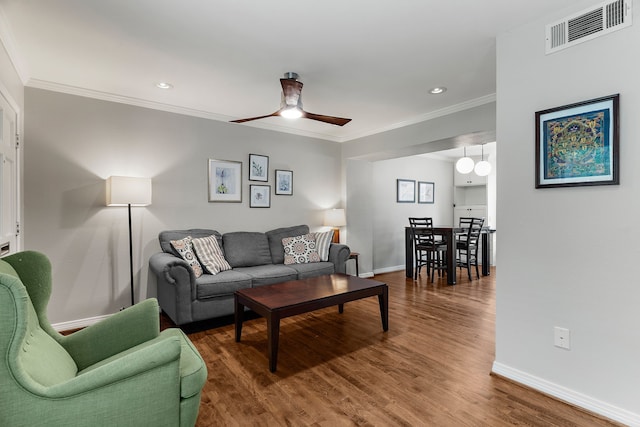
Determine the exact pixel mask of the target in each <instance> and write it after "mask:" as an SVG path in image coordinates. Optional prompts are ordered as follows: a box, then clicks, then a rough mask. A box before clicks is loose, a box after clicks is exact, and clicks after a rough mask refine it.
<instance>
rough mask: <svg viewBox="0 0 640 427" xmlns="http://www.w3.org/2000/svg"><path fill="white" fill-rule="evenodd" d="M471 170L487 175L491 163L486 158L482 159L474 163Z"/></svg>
mask: <svg viewBox="0 0 640 427" xmlns="http://www.w3.org/2000/svg"><path fill="white" fill-rule="evenodd" d="M473 170H474V171H475V173H476V175H478V176H487V175H489V174H490V173H491V163H489V162H488V161H486V160H482V161H480V162H478V163H476V166H475V168H474V169H473Z"/></svg>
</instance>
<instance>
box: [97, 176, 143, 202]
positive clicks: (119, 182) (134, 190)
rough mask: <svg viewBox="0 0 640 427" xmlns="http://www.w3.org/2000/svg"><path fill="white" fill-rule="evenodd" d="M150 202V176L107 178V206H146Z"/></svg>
mask: <svg viewBox="0 0 640 427" xmlns="http://www.w3.org/2000/svg"><path fill="white" fill-rule="evenodd" d="M150 204H151V178H134V177H129V176H110V177H109V178H108V179H107V206H127V205H132V206H147V205H150Z"/></svg>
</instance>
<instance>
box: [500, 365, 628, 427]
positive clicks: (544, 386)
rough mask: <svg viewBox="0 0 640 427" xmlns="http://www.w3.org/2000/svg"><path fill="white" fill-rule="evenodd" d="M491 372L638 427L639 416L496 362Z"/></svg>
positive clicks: (611, 418)
mask: <svg viewBox="0 0 640 427" xmlns="http://www.w3.org/2000/svg"><path fill="white" fill-rule="evenodd" d="M491 372H492V373H495V374H497V375H500V376H502V377H505V378H508V379H509V380H512V381H515V382H517V383H519V384H522V385H525V386H527V387H530V388H532V389H535V390H537V391H540V392H542V393H544V394H547V395H549V396H552V397H554V398H556V399H558V400H562V401H563V402H566V403H569V404H571V405H575V406H578V407H580V408H582V409H585V410H587V411H589V412H592V413H594V414H598V415H601V416H603V417H606V418H609V419H610V420H614V421H617V422H620V423H623V424H625V425H628V426H630V427H640V414H635V413H633V412H630V411H627V410H625V409H621V408H618V407H617V406H613V405H610V404H608V403H606V402H602V401H600V400H597V399H594V398H592V397H590V396H587V395H584V394H582V393H578V392H577V391H575V390H571V389H568V388H566V387H563V386H561V385H558V384H555V383H552V382H550V381H547V380H544V379H542V378H538V377H536V376H533V375H530V374H528V373H526V372H522V371H519V370H518V369H514V368H511V367H509V366H506V365H503V364H501V363H498V362H493V367H492V368H491Z"/></svg>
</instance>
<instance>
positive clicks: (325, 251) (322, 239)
mask: <svg viewBox="0 0 640 427" xmlns="http://www.w3.org/2000/svg"><path fill="white" fill-rule="evenodd" d="M313 234H315V238H316V250H317V251H318V255H320V261H329V247H330V246H331V241H332V240H333V230H329V231H325V232H324V233H313Z"/></svg>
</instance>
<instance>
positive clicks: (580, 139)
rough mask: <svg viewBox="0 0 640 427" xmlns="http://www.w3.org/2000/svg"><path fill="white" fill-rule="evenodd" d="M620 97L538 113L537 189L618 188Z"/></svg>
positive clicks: (613, 96) (603, 98) (536, 117)
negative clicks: (610, 186) (603, 186)
mask: <svg viewBox="0 0 640 427" xmlns="http://www.w3.org/2000/svg"><path fill="white" fill-rule="evenodd" d="M619 98H620V95H619V94H615V95H610V96H605V97H601V98H595V99H591V100H588V101H583V102H578V103H575V104H569V105H564V106H562V107H556V108H551V109H548V110H542V111H537V112H536V113H535V121H536V122H535V125H536V164H535V168H536V170H535V186H536V188H553V187H577V186H590V185H618V184H619V183H620V178H619V177H620V171H619V168H618V163H619V158H620V153H619V147H620V141H619V119H618V116H619V104H620V99H619Z"/></svg>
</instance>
